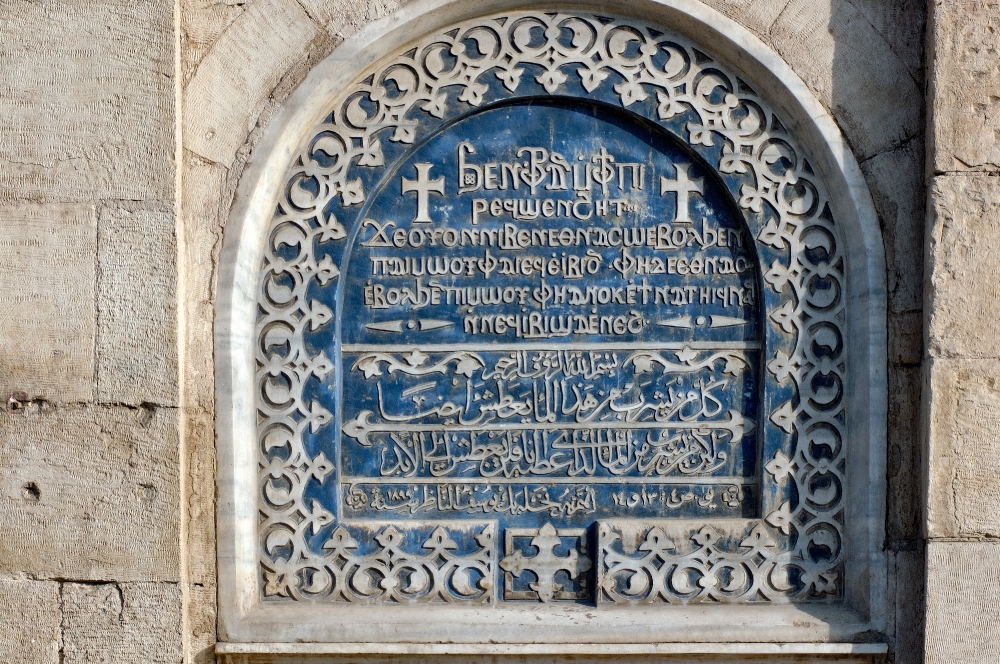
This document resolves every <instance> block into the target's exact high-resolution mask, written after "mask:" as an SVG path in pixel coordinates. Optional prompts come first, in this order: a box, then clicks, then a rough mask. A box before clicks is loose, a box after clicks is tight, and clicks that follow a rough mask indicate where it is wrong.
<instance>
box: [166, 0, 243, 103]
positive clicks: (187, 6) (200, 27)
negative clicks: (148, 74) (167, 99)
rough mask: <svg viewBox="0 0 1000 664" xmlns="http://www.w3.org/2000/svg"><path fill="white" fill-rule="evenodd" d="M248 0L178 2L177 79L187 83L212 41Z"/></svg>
mask: <svg viewBox="0 0 1000 664" xmlns="http://www.w3.org/2000/svg"><path fill="white" fill-rule="evenodd" d="M248 4H249V3H246V2H242V1H237V0H184V1H183V2H181V40H182V42H181V43H182V46H181V80H182V81H183V82H184V83H185V84H187V82H188V81H189V80H190V79H191V76H192V75H194V72H195V71H196V70H197V68H198V64H199V63H200V62H201V60H202V58H204V57H205V56H206V55H207V54H208V52H209V51H210V50H211V48H212V45H213V44H214V43H215V41H216V40H217V39H218V38H219V36H220V35H222V33H224V32H225V31H226V28H228V27H229V26H230V25H231V24H232V23H233V21H235V20H236V19H237V18H239V16H240V14H242V13H243V12H245V11H246V9H247V5H248Z"/></svg>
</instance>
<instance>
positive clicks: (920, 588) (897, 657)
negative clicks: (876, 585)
mask: <svg viewBox="0 0 1000 664" xmlns="http://www.w3.org/2000/svg"><path fill="white" fill-rule="evenodd" d="M888 559H889V601H890V602H891V604H892V606H893V607H894V612H893V615H892V622H893V623H894V629H891V630H890V632H889V633H890V634H892V637H890V638H892V640H893V643H892V651H893V657H894V659H892V660H890V661H892V662H893V663H894V664H924V638H923V637H924V632H923V627H924V601H925V595H924V571H925V569H926V552H925V550H924V546H923V543H922V542H919V541H915V542H914V543H913V548H912V549H910V550H898V551H892V552H890V553H889V556H888Z"/></svg>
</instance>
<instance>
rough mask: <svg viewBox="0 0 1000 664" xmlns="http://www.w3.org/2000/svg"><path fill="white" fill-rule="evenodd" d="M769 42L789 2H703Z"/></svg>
mask: <svg viewBox="0 0 1000 664" xmlns="http://www.w3.org/2000/svg"><path fill="white" fill-rule="evenodd" d="M701 1H702V2H703V3H704V4H706V5H708V6H709V7H711V8H712V9H715V10H717V11H718V12H719V13H720V14H724V15H725V16H727V17H728V18H731V19H732V20H734V21H736V22H737V23H739V24H740V25H742V26H743V27H745V28H747V29H748V30H750V31H751V32H753V33H754V34H755V35H757V36H758V37H760V38H761V39H762V40H764V41H767V33H768V31H770V29H771V26H772V25H774V22H775V21H776V20H777V19H778V16H780V15H781V12H782V10H784V8H785V6H786V5H788V2H789V0H701Z"/></svg>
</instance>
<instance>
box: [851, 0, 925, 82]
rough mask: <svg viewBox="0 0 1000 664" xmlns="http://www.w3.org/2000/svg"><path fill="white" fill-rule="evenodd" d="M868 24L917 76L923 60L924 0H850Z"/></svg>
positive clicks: (916, 76) (917, 77) (921, 71)
mask: <svg viewBox="0 0 1000 664" xmlns="http://www.w3.org/2000/svg"><path fill="white" fill-rule="evenodd" d="M851 4H852V5H854V7H855V8H856V9H857V10H858V11H859V12H861V13H862V14H864V16H865V18H866V19H868V21H869V22H870V23H871V24H872V27H873V28H874V29H875V31H876V32H878V33H879V34H880V35H881V36H882V37H883V38H884V39H885V40H886V41H887V42H888V43H889V46H890V48H892V50H893V52H894V53H895V54H896V56H897V57H898V58H899V59H900V60H901V61H902V62H903V64H904V65H905V66H906V68H907V69H908V70H909V71H910V75H911V76H913V78H914V79H915V80H918V81H919V80H921V78H922V76H923V63H924V32H925V31H926V29H927V2H925V0H851Z"/></svg>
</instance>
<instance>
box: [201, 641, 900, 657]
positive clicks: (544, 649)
mask: <svg viewBox="0 0 1000 664" xmlns="http://www.w3.org/2000/svg"><path fill="white" fill-rule="evenodd" d="M887 652H888V646H887V645H886V644H884V643H558V644H556V643H553V644H547V643H217V644H216V645H215V653H216V654H217V655H347V654H352V655H362V654H364V655H369V654H370V655H597V656H601V655H699V656H706V655H708V656H711V655H727V656H733V655H749V656H757V657H760V656H781V655H824V656H828V655H829V656H842V655H857V656H861V657H867V658H873V657H880V656H884V655H885V654H886V653H887ZM862 661H863V660H862Z"/></svg>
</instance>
